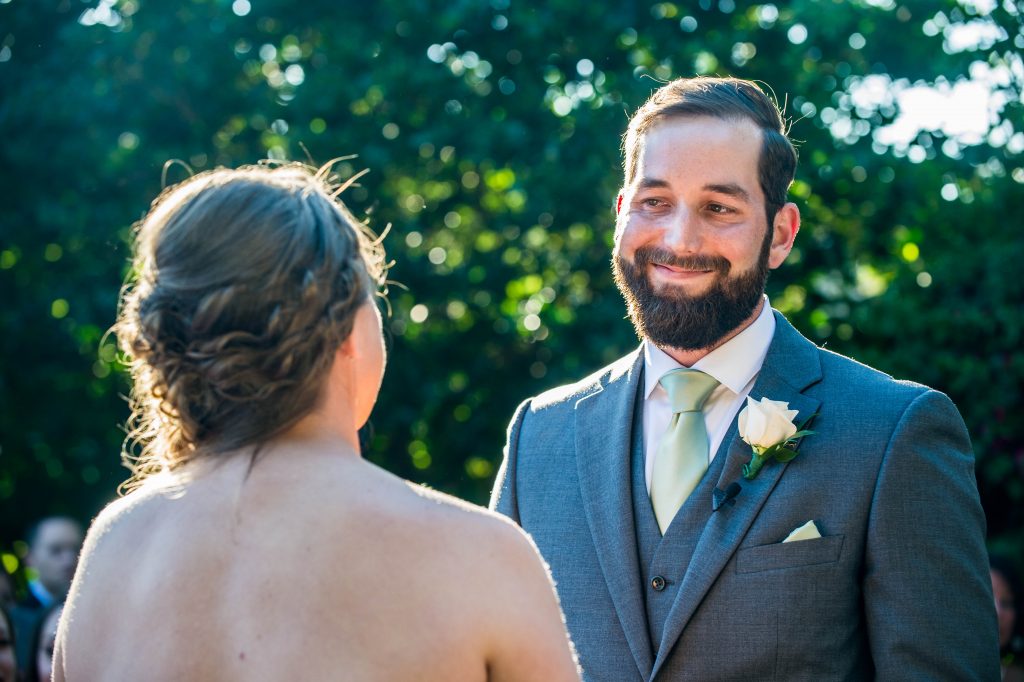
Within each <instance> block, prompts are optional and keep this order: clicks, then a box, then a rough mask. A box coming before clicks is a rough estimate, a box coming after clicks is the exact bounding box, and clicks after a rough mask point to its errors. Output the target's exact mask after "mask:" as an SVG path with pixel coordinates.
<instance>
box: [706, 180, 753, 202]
mask: <svg viewBox="0 0 1024 682" xmlns="http://www.w3.org/2000/svg"><path fill="white" fill-rule="evenodd" d="M704 189H705V190H706V191H708V192H718V193H720V194H728V195H729V196H733V197H737V198H739V199H742V200H743V201H745V202H747V203H750V193H749V192H748V191H747V190H745V189H743V188H742V187H740V186H739V185H737V184H736V183H735V182H727V183H725V184H720V185H704Z"/></svg>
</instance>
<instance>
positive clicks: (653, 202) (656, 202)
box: [642, 199, 665, 208]
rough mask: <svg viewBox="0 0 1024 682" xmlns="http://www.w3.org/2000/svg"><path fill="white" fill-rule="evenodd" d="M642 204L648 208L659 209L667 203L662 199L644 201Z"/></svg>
mask: <svg viewBox="0 0 1024 682" xmlns="http://www.w3.org/2000/svg"><path fill="white" fill-rule="evenodd" d="M642 203H643V205H644V206H646V207H648V208H658V207H660V206H664V205H665V202H664V201H662V200H661V199H644V200H643V202H642Z"/></svg>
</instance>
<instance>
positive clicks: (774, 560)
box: [736, 535, 845, 573]
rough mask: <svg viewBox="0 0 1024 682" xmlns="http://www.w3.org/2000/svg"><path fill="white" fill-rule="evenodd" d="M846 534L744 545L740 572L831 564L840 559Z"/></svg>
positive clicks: (740, 552) (738, 558)
mask: <svg viewBox="0 0 1024 682" xmlns="http://www.w3.org/2000/svg"><path fill="white" fill-rule="evenodd" d="M844 537H845V536H843V535H829V536H826V537H822V538H814V539H813V540H799V541H797V542H773V543H772V544H770V545H758V546H756V547H741V548H740V549H739V550H737V552H736V572H737V573H758V572H760V571H774V570H779V569H783V568H796V567H798V566H814V565H815V564H832V563H835V562H837V561H839V554H840V552H841V551H842V549H843V538H844Z"/></svg>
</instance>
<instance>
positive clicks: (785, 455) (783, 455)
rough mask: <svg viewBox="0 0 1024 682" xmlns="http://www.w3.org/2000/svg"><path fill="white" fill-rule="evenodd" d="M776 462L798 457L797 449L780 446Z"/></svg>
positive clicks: (776, 454)
mask: <svg viewBox="0 0 1024 682" xmlns="http://www.w3.org/2000/svg"><path fill="white" fill-rule="evenodd" d="M774 454H775V461H776V462H788V461H790V460H791V459H793V458H794V457H796V450H790V449H789V448H779V449H778V450H776V451H775V453H774Z"/></svg>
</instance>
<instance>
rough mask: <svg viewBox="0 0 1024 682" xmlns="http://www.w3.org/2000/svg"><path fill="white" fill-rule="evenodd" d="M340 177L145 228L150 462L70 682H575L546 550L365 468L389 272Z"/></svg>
mask: <svg viewBox="0 0 1024 682" xmlns="http://www.w3.org/2000/svg"><path fill="white" fill-rule="evenodd" d="M325 173H326V171H322V172H321V173H318V174H316V175H314V174H313V173H312V172H310V171H309V170H308V169H306V168H305V167H302V166H297V165H289V166H284V167H279V168H273V169H271V168H267V167H250V168H245V169H240V170H236V171H231V170H217V171H211V172H208V173H203V174H200V175H197V176H196V177H194V178H192V179H190V180H187V181H185V182H183V183H181V184H180V185H179V186H177V187H174V188H171V189H170V190H168V191H166V192H165V193H164V194H163V195H162V196H161V197H160V198H159V199H158V200H157V201H156V202H155V203H154V205H153V207H152V209H151V211H150V212H149V214H148V216H147V217H146V218H145V220H144V221H143V222H142V224H141V226H140V228H139V231H138V234H137V238H136V244H135V263H134V268H133V271H134V273H135V275H136V276H137V281H135V282H134V283H132V284H131V285H129V286H128V287H126V289H125V291H124V297H123V299H122V302H121V306H120V313H119V318H118V322H117V324H116V325H115V331H116V332H117V335H118V340H119V343H120V345H121V347H122V350H123V351H124V352H126V353H127V354H128V355H129V356H130V357H131V358H132V365H131V371H132V377H133V380H134V387H133V406H134V408H135V411H136V412H135V417H136V419H135V421H134V422H133V424H134V427H135V428H134V435H135V437H137V438H138V439H139V441H140V442H141V444H142V451H141V454H140V455H139V456H138V457H136V458H134V459H133V460H132V461H133V462H134V468H135V480H134V481H133V484H134V485H133V487H134V489H133V490H132V491H131V492H129V493H128V494H127V495H126V496H125V497H124V498H123V499H121V500H119V501H117V502H114V503H113V504H111V505H110V506H108V507H107V508H106V509H105V510H104V511H103V512H102V513H101V514H100V515H99V517H98V518H97V519H96V521H95V522H94V523H93V526H92V528H91V529H90V531H89V534H88V537H87V539H86V543H85V548H84V551H83V553H82V559H81V570H80V571H79V572H78V574H77V575H76V577H75V581H74V583H73V584H72V587H71V592H70V595H69V598H68V602H67V605H66V607H65V609H64V615H63V618H62V621H61V626H60V628H59V632H58V637H57V653H56V658H55V670H54V679H55V680H65V679H70V680H76V681H77V680H136V679H145V680H208V679H218V680H225V681H231V680H245V681H246V682H249V681H253V680H282V679H310V680H326V679H338V678H344V679H354V680H366V681H373V680H409V679H417V680H445V681H446V682H459V681H461V680H466V681H470V680H472V681H480V682H482V681H483V680H487V679H490V680H510V681H514V680H522V681H524V682H525V681H532V680H548V681H551V682H560V681H569V680H578V679H579V678H578V673H577V668H576V663H575V661H574V658H573V655H572V651H571V646H570V644H569V640H568V636H567V634H566V630H565V625H564V621H563V619H562V615H561V612H560V610H559V606H558V602H557V598H556V596H555V593H554V589H553V585H552V583H551V579H550V576H549V575H548V573H547V572H546V569H545V567H544V565H543V563H542V561H541V559H540V557H539V556H538V554H537V551H536V548H535V547H534V545H533V544H532V542H531V541H530V539H529V538H528V536H527V535H526V534H525V533H523V532H522V531H521V530H520V529H518V528H517V527H516V526H515V525H513V524H512V523H510V522H509V521H507V520H506V519H504V518H502V517H499V516H498V515H495V514H492V513H490V512H487V511H486V510H483V509H480V508H477V507H474V506H472V505H469V504H467V503H464V502H461V501H458V500H456V499H454V498H451V497H448V496H446V495H443V494H440V493H436V492H433V491H430V490H427V489H424V488H422V487H420V486H416V485H412V484H410V483H409V482H407V481H404V480H402V479H399V478H397V477H395V476H393V475H391V474H389V473H388V472H386V471H384V470H383V469H380V468H379V467H377V466H375V465H373V464H371V463H369V462H367V461H366V460H365V459H363V458H362V456H361V452H360V446H359V439H358V436H357V432H358V429H359V428H361V427H362V426H363V425H364V424H365V423H366V421H367V419H368V418H369V415H370V412H371V410H372V408H373V406H374V403H375V401H376V399H377V394H378V391H379V389H380V385H381V380H382V377H383V372H384V365H385V351H384V343H383V337H382V330H381V320H380V314H379V313H378V311H377V308H376V305H375V303H374V300H373V296H374V293H375V290H376V288H377V287H379V286H380V285H381V284H382V283H383V281H384V280H383V276H384V271H385V264H384V261H383V252H382V249H381V248H380V245H379V240H378V241H373V240H372V239H371V238H370V237H369V236H368V235H367V231H366V230H365V227H364V226H363V225H361V224H360V223H359V222H357V221H356V220H355V218H354V217H353V216H352V215H351V214H350V213H349V211H348V210H347V209H346V208H345V207H344V206H343V205H342V204H341V203H340V202H338V201H336V200H335V198H334V197H335V196H336V194H337V193H338V192H340V190H338V191H335V190H334V189H333V187H331V186H329V184H328V183H327V182H326V181H325V180H324V178H323V176H324V174H325ZM268 557H272V558H273V560H270V561H268V560H267V559H268Z"/></svg>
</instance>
